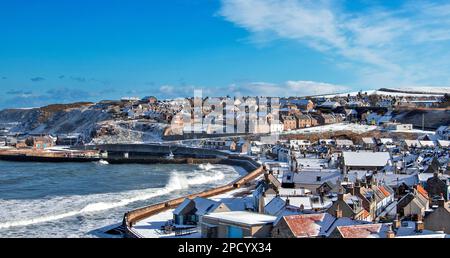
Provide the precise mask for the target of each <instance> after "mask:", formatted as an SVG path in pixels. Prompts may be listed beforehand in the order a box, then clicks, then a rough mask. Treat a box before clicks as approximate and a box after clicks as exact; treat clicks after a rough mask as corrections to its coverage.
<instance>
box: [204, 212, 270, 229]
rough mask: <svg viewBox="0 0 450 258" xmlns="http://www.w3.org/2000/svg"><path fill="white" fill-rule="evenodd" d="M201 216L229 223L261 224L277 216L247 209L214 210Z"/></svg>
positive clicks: (268, 222)
mask: <svg viewBox="0 0 450 258" xmlns="http://www.w3.org/2000/svg"><path fill="white" fill-rule="evenodd" d="M203 218H212V219H218V220H221V221H224V222H229V223H239V224H245V225H250V226H253V225H262V224H270V223H273V222H274V221H275V220H276V219H277V217H275V216H271V215H265V214H260V213H255V212H248V211H231V212H216V213H211V214H208V215H205V216H203Z"/></svg>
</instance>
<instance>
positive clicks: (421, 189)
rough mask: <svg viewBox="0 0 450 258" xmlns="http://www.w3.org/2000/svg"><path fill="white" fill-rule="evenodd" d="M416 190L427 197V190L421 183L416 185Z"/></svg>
mask: <svg viewBox="0 0 450 258" xmlns="http://www.w3.org/2000/svg"><path fill="white" fill-rule="evenodd" d="M416 188H417V192H419V193H420V194H421V195H422V196H423V197H425V198H427V199H428V192H427V191H426V190H425V188H423V187H422V186H421V185H417V187H416Z"/></svg>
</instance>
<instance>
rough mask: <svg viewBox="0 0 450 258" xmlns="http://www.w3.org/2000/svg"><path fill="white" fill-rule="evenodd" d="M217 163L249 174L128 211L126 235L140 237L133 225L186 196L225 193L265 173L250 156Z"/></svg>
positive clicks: (231, 157)
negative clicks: (242, 169) (223, 183)
mask: <svg viewBox="0 0 450 258" xmlns="http://www.w3.org/2000/svg"><path fill="white" fill-rule="evenodd" d="M217 163H220V164H227V165H232V166H240V167H242V168H244V169H245V170H246V171H247V174H246V175H243V176H241V177H239V178H238V179H236V180H234V181H233V182H231V183H229V184H226V185H223V186H219V187H216V188H212V189H209V190H206V191H203V192H200V193H195V194H190V195H187V196H182V197H179V198H176V199H172V200H168V201H164V202H160V203H156V204H152V205H149V206H145V207H142V208H139V209H136V210H132V211H129V212H127V213H126V214H125V215H124V218H123V222H122V225H121V228H122V230H123V231H124V235H125V237H129V238H139V237H140V236H139V235H138V234H137V233H136V232H134V231H133V225H135V224H136V223H137V222H139V221H141V220H143V219H145V218H148V217H150V216H153V215H155V214H158V213H160V212H163V211H167V210H169V209H174V208H176V207H177V206H178V205H180V204H181V203H182V202H183V201H184V200H185V199H186V198H188V199H193V198H196V197H203V198H208V197H212V196H216V195H219V194H223V193H226V192H229V191H232V190H235V189H238V188H240V187H242V186H243V185H246V184H247V183H249V182H251V181H253V180H255V179H256V178H257V177H259V176H260V175H262V174H263V173H264V168H263V166H262V165H261V164H260V163H258V162H257V161H255V160H253V159H252V158H250V157H244V156H228V157H227V158H225V159H221V160H220V161H218V162H217Z"/></svg>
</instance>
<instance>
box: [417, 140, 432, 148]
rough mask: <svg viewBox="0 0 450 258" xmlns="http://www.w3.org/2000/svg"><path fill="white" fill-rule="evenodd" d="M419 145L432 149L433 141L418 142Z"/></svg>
mask: <svg viewBox="0 0 450 258" xmlns="http://www.w3.org/2000/svg"><path fill="white" fill-rule="evenodd" d="M420 145H422V147H434V142H433V141H420Z"/></svg>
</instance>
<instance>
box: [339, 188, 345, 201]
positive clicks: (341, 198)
mask: <svg viewBox="0 0 450 258" xmlns="http://www.w3.org/2000/svg"><path fill="white" fill-rule="evenodd" d="M338 201H344V188H343V187H342V186H341V187H340V188H339V193H338Z"/></svg>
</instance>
